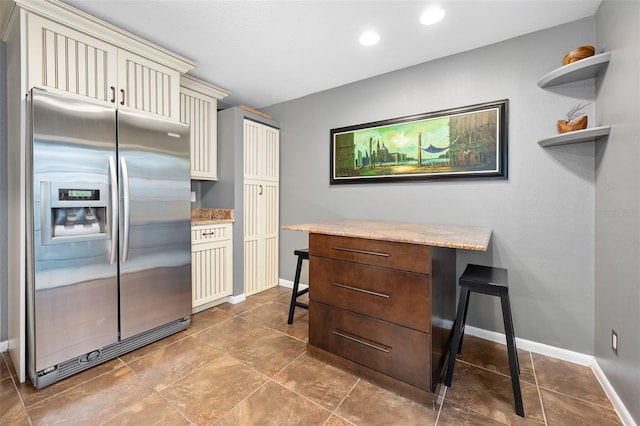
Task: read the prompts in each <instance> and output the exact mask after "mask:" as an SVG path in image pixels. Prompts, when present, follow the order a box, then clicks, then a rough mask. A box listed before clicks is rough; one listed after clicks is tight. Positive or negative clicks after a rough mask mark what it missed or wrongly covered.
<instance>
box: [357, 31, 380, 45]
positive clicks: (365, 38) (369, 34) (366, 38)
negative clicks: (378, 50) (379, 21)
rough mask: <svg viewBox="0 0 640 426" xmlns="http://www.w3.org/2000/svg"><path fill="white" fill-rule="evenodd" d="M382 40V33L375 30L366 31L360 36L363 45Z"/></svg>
mask: <svg viewBox="0 0 640 426" xmlns="http://www.w3.org/2000/svg"><path fill="white" fill-rule="evenodd" d="M379 41H380V35H379V34H378V33H376V32H375V31H366V32H364V33H362V35H361V36H360V44H361V45H363V46H373V45H374V44H376V43H377V42H379Z"/></svg>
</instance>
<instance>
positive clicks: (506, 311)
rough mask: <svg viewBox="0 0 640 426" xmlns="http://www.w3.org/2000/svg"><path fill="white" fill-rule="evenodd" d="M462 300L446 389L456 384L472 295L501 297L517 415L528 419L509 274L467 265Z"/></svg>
mask: <svg viewBox="0 0 640 426" xmlns="http://www.w3.org/2000/svg"><path fill="white" fill-rule="evenodd" d="M459 283H460V300H459V302H458V313H457V316H456V321H455V323H454V324H453V338H452V339H451V349H450V352H449V367H448V369H447V375H446V377H445V381H444V383H445V385H446V386H447V387H451V382H452V380H453V368H454V366H455V363H456V354H459V353H461V352H462V336H463V334H464V326H465V324H466V322H467V311H468V309H469V295H470V293H471V292H477V293H484V294H489V295H491V296H498V297H500V302H501V304H502V320H503V321H504V331H505V335H506V337H507V351H508V353H509V369H510V371H511V386H512V387H513V399H514V403H515V407H516V414H518V415H519V416H521V417H524V407H523V406H522V393H521V391H520V365H519V363H518V352H517V350H516V336H515V333H514V331H513V320H512V318H511V305H510V304H509V278H508V274H507V270H506V269H504V268H495V267H490V266H480V265H467V267H466V269H465V270H464V273H463V274H462V275H461V276H460V280H459Z"/></svg>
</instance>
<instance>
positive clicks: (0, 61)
mask: <svg viewBox="0 0 640 426" xmlns="http://www.w3.org/2000/svg"><path fill="white" fill-rule="evenodd" d="M0 70H1V71H2V72H0V342H4V341H6V340H7V335H8V332H7V322H8V321H7V290H8V287H7V72H6V71H7V45H6V43H4V42H3V41H0Z"/></svg>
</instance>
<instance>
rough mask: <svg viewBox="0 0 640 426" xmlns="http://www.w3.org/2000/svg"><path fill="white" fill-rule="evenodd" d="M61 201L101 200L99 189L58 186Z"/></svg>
mask: <svg viewBox="0 0 640 426" xmlns="http://www.w3.org/2000/svg"><path fill="white" fill-rule="evenodd" d="M58 200H59V201H78V200H90V201H97V200H100V190H99V189H70V188H58Z"/></svg>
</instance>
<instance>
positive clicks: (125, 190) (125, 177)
mask: <svg viewBox="0 0 640 426" xmlns="http://www.w3.org/2000/svg"><path fill="white" fill-rule="evenodd" d="M120 164H121V167H122V198H123V201H122V205H123V213H122V215H123V220H124V226H123V238H124V240H123V242H122V261H123V262H126V261H127V259H128V258H129V219H130V217H129V171H128V170H127V159H126V158H124V157H121V158H120Z"/></svg>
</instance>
